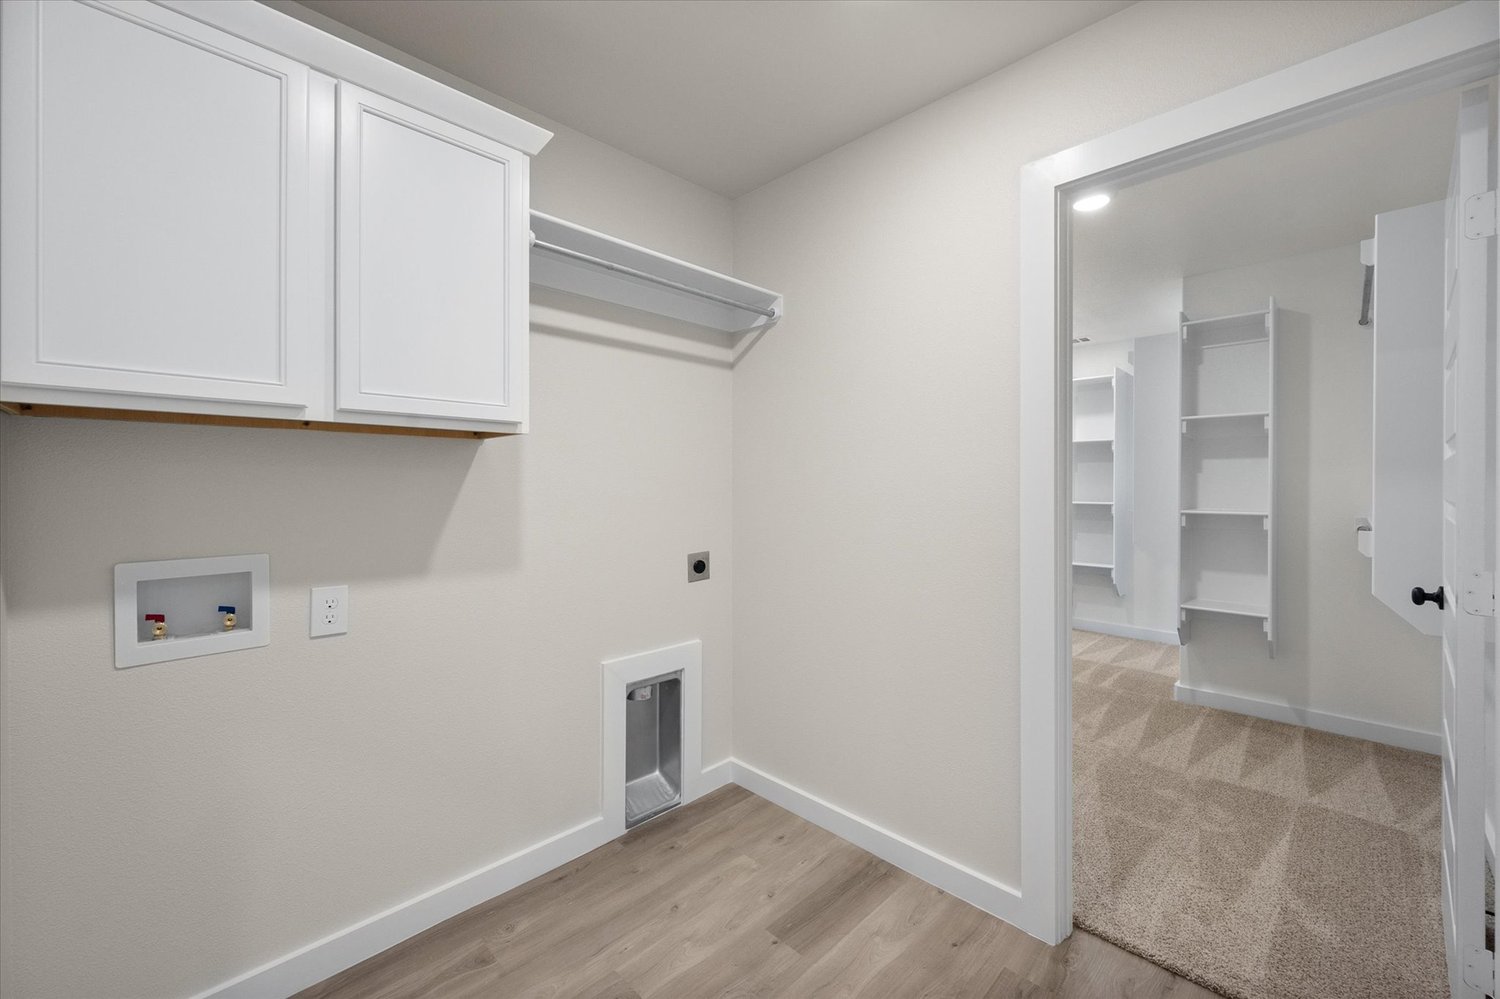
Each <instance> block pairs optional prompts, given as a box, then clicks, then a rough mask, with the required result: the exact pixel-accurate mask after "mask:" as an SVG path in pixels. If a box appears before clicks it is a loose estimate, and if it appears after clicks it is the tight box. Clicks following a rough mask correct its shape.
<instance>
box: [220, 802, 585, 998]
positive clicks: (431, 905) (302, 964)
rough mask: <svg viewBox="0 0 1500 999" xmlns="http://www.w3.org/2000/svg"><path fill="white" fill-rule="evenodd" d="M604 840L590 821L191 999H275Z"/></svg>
mask: <svg viewBox="0 0 1500 999" xmlns="http://www.w3.org/2000/svg"><path fill="white" fill-rule="evenodd" d="M608 841H609V838H608V836H606V835H605V832H604V818H603V816H600V817H598V818H593V819H590V820H589V821H587V822H584V823H583V824H581V825H577V826H574V827H573V828H572V829H568V830H566V831H564V832H560V833H558V834H557V835H556V836H553V837H551V838H549V839H544V840H542V841H541V842H540V843H536V844H534V845H532V846H529V847H527V848H526V849H524V850H521V851H520V852H518V853H513V854H511V855H510V856H509V857H506V858H504V859H503V860H497V861H496V862H495V863H493V864H490V865H489V866H487V867H482V868H480V869H479V870H477V871H474V872H473V873H471V874H466V875H464V876H463V877H461V878H458V879H457V880H454V881H450V882H449V883H448V884H445V885H442V886H441V887H438V888H434V889H432V890H431V891H429V892H425V893H423V894H421V895H418V896H417V897H416V898H413V899H411V900H409V901H406V902H402V903H401V904H400V905H397V906H393V907H392V908H389V909H387V910H386V911H384V912H382V913H379V914H378V915H374V916H371V917H370V918H369V919H366V920H363V921H361V922H358V923H355V924H354V925H353V926H350V927H347V928H345V929H342V930H339V931H338V932H337V933H334V934H332V935H330V936H327V937H324V938H323V939H322V940H319V941H317V942H316V943H311V944H308V945H307V946H306V947H303V948H302V949H301V950H298V951H294V952H292V953H291V954H288V955H286V956H285V957H281V958H277V959H276V960H274V961H272V962H270V963H268V964H264V965H261V966H260V967H259V968H256V969H254V970H253V971H248V972H246V973H245V974H243V975H240V976H239V977H238V978H234V979H231V980H230V981H227V982H225V983H223V984H222V985H216V986H214V987H213V988H211V989H209V990H207V991H206V992H200V993H199V994H198V995H197V996H195V997H194V999H283V997H285V996H290V995H292V994H294V993H297V992H300V991H302V990H303V989H305V988H307V987H308V986H310V985H316V984H317V983H318V982H321V981H322V980H323V979H325V978H328V977H330V976H332V975H336V974H338V973H339V972H340V971H343V970H345V969H346V968H352V967H354V965H356V964H358V963H359V962H361V961H363V960H365V959H366V958H370V957H374V956H375V955H376V954H379V953H380V952H381V951H383V950H386V949H387V948H389V947H394V946H395V945H396V944H398V943H400V942H401V941H403V940H406V939H409V938H410V937H414V936H416V935H417V934H418V933H421V932H422V931H423V930H425V929H428V928H430V927H433V926H436V925H437V924H438V923H441V922H442V921H443V920H445V919H447V918H449V917H450V916H456V915H458V914H459V913H460V912H464V911H465V910H468V909H472V908H473V907H474V906H476V905H478V904H480V903H481V902H487V901H489V900H490V899H492V898H494V897H495V896H497V895H503V894H504V893H506V892H508V891H510V890H511V889H512V888H515V887H517V886H519V885H523V884H525V883H526V882H528V881H530V880H531V879H532V878H535V877H539V876H541V875H543V874H546V873H547V872H548V871H550V870H553V869H554V868H557V867H561V866H562V865H563V864H566V863H567V862H568V861H570V860H575V859H577V858H578V857H581V856H583V855H584V854H585V853H588V852H589V851H590V850H593V849H595V848H597V847H600V846H603V845H604V844H605V843H606V842H608Z"/></svg>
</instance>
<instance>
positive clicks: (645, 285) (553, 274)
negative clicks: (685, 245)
mask: <svg viewBox="0 0 1500 999" xmlns="http://www.w3.org/2000/svg"><path fill="white" fill-rule="evenodd" d="M531 237H532V240H531V283H532V284H537V285H541V286H543V287H546V288H556V289H558V290H560V291H566V292H571V293H573V294H575V295H583V296H584V297H586V298H596V299H599V300H601V301H605V302H613V303H615V304H616V305H623V306H626V307H628V308H632V309H639V310H640V311H642V312H651V313H655V314H657V315H663V316H670V317H671V318H673V319H681V320H683V321H685V322H690V323H696V324H698V325H699V326H706V327H708V328H709V329H715V330H720V331H722V332H725V333H743V332H746V331H749V330H754V329H759V328H760V327H762V326H769V325H771V324H772V323H774V322H776V321H777V320H779V319H780V318H781V314H782V300H781V295H779V294H777V293H776V292H774V291H768V290H767V289H765V288H759V287H756V286H755V285H753V284H749V283H748V282H745V281H741V280H739V279H737V278H732V277H730V276H729V275H727V274H720V273H718V272H717V271H711V270H709V269H707V268H706V267H699V266H698V265H697V264H690V263H688V262H686V261H684V260H678V259H676V258H674V257H669V256H667V255H666V254H664V253H657V252H656V251H655V250H648V249H646V248H645V247H644V246H637V245H636V244H634V243H628V242H626V241H625V240H623V239H617V238H615V237H614V236H607V235H605V234H604V233H602V232H595V231H594V230H592V229H586V228H584V227H583V226H581V225H575V224H574V223H572V222H565V221H563V220H562V219H560V218H555V217H553V216H551V215H545V214H543V213H542V212H535V211H534V212H532V213H531Z"/></svg>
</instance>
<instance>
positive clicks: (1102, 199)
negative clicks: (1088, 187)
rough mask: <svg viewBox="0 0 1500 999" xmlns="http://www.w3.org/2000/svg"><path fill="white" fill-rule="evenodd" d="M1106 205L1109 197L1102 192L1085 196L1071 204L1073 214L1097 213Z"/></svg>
mask: <svg viewBox="0 0 1500 999" xmlns="http://www.w3.org/2000/svg"><path fill="white" fill-rule="evenodd" d="M1107 204H1109V195H1107V194H1105V193H1104V192H1103V191H1095V192H1094V193H1093V194H1085V195H1084V196H1083V197H1081V198H1079V199H1078V200H1077V201H1075V202H1073V210H1074V211H1075V212H1097V211H1098V210H1099V209H1101V208H1103V207H1104V206H1105V205H1107Z"/></svg>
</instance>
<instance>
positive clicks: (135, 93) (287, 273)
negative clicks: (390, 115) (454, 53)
mask: <svg viewBox="0 0 1500 999" xmlns="http://www.w3.org/2000/svg"><path fill="white" fill-rule="evenodd" d="M4 29H5V38H4V45H5V50H4V55H5V62H6V65H5V70H4V129H5V131H4V138H5V147H6V150H5V154H4V155H5V158H4V161H3V167H4V172H5V178H4V186H3V193H0V197H3V211H4V214H5V218H6V232H5V234H4V238H3V244H4V245H3V253H4V258H3V273H4V276H5V279H6V285H7V287H6V294H5V298H4V305H3V309H4V311H3V323H4V337H3V340H4V346H3V355H0V363H3V366H4V373H3V377H4V380H5V381H6V382H9V383H15V384H22V385H34V386H46V387H59V388H77V389H86V390H91V391H104V392H118V393H124V394H127V395H129V394H134V395H159V396H172V397H186V398H201V399H208V400H222V401H230V402H249V403H261V404H273V405H280V406H306V405H307V404H308V403H309V397H310V394H311V390H312V389H313V386H314V380H315V378H316V371H315V370H314V369H313V367H312V365H315V364H316V360H315V357H316V351H317V348H316V339H317V337H318V335H319V333H318V329H317V327H316V325H315V323H316V319H317V317H316V313H315V312H314V311H313V310H312V309H311V308H310V305H311V302H310V297H309V295H310V289H309V288H308V286H307V284H306V272H307V270H308V268H307V263H308V260H309V254H308V249H309V246H308V239H309V236H310V228H309V221H310V220H309V218H308V202H307V199H308V187H309V184H308V182H309V161H308V152H307V70H306V68H305V67H303V66H301V65H299V64H297V63H294V62H292V61H290V60H287V59H284V58H282V57H280V56H278V55H276V54H275V53H272V52H269V51H267V50H263V49H260V48H258V47H256V46H254V45H250V44H249V43H246V42H244V41H242V40H240V39H238V38H235V37H233V36H231V35H228V34H225V33H223V32H220V31H218V30H216V29H214V28H210V27H207V26H205V25H203V24H201V23H199V22H196V21H193V20H192V19H190V18H187V17H184V16H182V15H179V14H176V13H174V12H172V11H168V10H164V9H162V8H159V7H156V6H155V5H152V4H132V3H119V4H85V3H76V2H71V0H69V2H58V3H43V4H39V5H37V4H31V3H17V4H6V5H5V25H4Z"/></svg>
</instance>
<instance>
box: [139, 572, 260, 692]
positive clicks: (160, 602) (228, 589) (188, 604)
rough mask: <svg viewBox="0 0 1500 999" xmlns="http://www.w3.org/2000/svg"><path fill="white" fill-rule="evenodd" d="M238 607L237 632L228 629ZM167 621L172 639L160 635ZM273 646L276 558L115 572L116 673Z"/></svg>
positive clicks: (167, 630) (234, 629) (236, 617)
mask: <svg viewBox="0 0 1500 999" xmlns="http://www.w3.org/2000/svg"><path fill="white" fill-rule="evenodd" d="M228 607H232V608H234V610H233V612H232V613H233V615H234V627H233V628H226V627H225V622H226V614H225V612H224V611H223V610H221V609H220V608H228ZM148 614H149V615H152V617H153V618H156V617H158V616H159V617H161V618H163V619H164V620H162V621H161V622H160V623H161V624H164V625H165V628H166V635H165V636H164V637H162V638H155V637H154V636H153V634H152V628H153V625H154V624H156V623H157V622H156V621H155V620H147V617H146V615H148ZM269 644H271V557H270V556H269V555H221V556H215V557H213V558H179V559H167V560H165V561H161V562H121V563H120V564H119V565H117V566H115V668H116V669H125V668H127V667H130V666H144V665H146V664H147V663H159V662H167V661H168V660H172V659H191V658H193V657H195V656H211V655H214V654H215V653H218V652H234V651H236V650H238V649H253V648H257V647H259V646H262V645H269Z"/></svg>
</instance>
